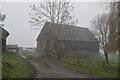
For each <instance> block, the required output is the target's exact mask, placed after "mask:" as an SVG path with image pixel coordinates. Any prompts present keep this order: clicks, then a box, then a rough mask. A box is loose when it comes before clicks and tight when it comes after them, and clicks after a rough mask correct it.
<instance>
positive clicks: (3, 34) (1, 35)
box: [0, 27, 9, 53]
mask: <svg viewBox="0 0 120 80" xmlns="http://www.w3.org/2000/svg"><path fill="white" fill-rule="evenodd" d="M8 35H9V33H8V32H7V31H6V30H5V29H4V28H2V27H0V53H4V52H6V38H7V37H8Z"/></svg>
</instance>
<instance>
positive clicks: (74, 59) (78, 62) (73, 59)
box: [48, 51, 118, 71]
mask: <svg viewBox="0 0 120 80" xmlns="http://www.w3.org/2000/svg"><path fill="white" fill-rule="evenodd" d="M48 56H51V57H52V58H55V59H56V60H58V61H59V62H64V63H69V64H72V65H75V66H80V67H81V66H82V65H83V64H89V65H93V66H99V67H101V68H103V70H104V69H112V70H115V71H116V70H118V63H109V64H106V63H105V61H104V60H91V59H86V58H82V57H80V56H59V55H57V53H56V51H50V53H48Z"/></svg>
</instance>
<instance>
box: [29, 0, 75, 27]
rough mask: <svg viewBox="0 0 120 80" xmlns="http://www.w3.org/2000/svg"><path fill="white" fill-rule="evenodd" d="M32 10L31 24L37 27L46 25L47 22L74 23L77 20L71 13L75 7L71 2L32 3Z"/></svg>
mask: <svg viewBox="0 0 120 80" xmlns="http://www.w3.org/2000/svg"><path fill="white" fill-rule="evenodd" d="M30 7H31V9H32V12H31V13H30V21H29V22H30V24H31V26H37V28H39V27H41V25H44V23H45V22H52V23H57V24H74V23H76V20H75V19H74V16H72V15H71V12H72V11H73V7H72V6H71V3H70V2H57V1H54V2H51V1H48V2H42V3H38V4H36V5H30Z"/></svg>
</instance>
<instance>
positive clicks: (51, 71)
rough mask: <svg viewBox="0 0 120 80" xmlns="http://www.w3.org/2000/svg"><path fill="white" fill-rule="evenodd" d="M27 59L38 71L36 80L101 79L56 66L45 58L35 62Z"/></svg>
mask: <svg viewBox="0 0 120 80" xmlns="http://www.w3.org/2000/svg"><path fill="white" fill-rule="evenodd" d="M24 57H25V56H24ZM25 58H26V59H27V60H28V61H29V62H30V64H32V65H33V66H34V68H35V69H36V72H37V73H36V76H35V78H100V77H99V76H97V75H91V74H86V73H80V72H77V71H74V70H70V69H67V68H64V67H60V66H58V65H56V64H53V63H50V61H48V60H47V59H45V58H41V59H39V61H33V60H30V59H28V58H27V57H25Z"/></svg>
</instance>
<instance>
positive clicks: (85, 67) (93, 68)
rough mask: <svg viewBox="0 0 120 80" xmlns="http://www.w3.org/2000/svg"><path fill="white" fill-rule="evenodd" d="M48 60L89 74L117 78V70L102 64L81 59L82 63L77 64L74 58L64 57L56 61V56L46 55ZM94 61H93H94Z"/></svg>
mask: <svg viewBox="0 0 120 80" xmlns="http://www.w3.org/2000/svg"><path fill="white" fill-rule="evenodd" d="M46 58H47V59H48V60H49V61H51V62H53V63H55V64H58V65H60V66H63V67H66V68H69V69H73V70H76V71H80V72H85V73H90V74H94V75H95V74H96V75H99V76H102V77H107V78H118V71H116V70H112V69H107V68H103V67H102V66H99V65H98V64H95V65H94V64H86V63H84V62H85V60H81V61H83V63H82V64H77V65H75V64H76V63H77V61H76V60H73V59H72V60H70V59H67V58H65V59H64V60H65V61H67V62H64V61H61V62H60V61H58V59H57V58H53V57H46ZM94 62H95V61H94Z"/></svg>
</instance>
